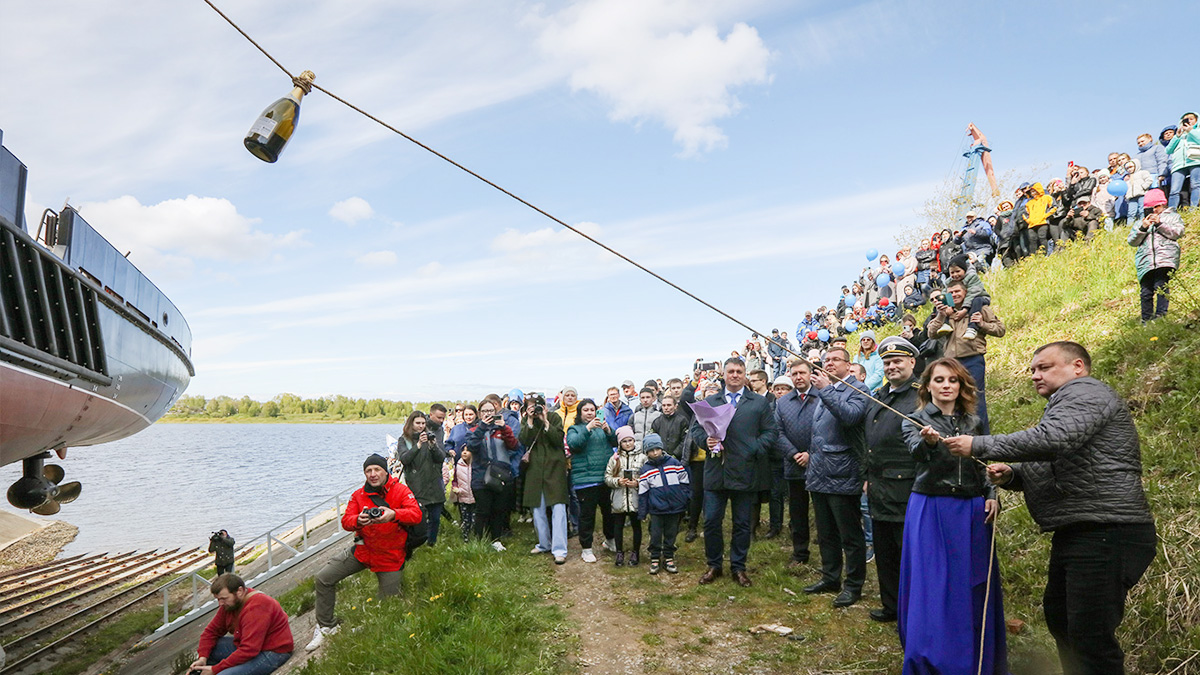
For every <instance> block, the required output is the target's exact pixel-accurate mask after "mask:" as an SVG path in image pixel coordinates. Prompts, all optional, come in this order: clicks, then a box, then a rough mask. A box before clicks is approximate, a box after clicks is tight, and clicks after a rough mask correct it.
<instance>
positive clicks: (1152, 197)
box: [1142, 188, 1167, 209]
mask: <svg viewBox="0 0 1200 675" xmlns="http://www.w3.org/2000/svg"><path fill="white" fill-rule="evenodd" d="M1166 203H1167V196H1166V195H1164V194H1163V191H1162V190H1160V189H1158V188H1154V189H1153V190H1146V197H1145V198H1144V199H1142V206H1144V207H1146V208H1148V209H1152V208H1154V207H1156V206H1162V205H1163V204H1166Z"/></svg>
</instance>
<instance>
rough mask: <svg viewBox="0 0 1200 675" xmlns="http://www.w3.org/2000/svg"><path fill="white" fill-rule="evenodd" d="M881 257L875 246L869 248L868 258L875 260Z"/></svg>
mask: <svg viewBox="0 0 1200 675" xmlns="http://www.w3.org/2000/svg"><path fill="white" fill-rule="evenodd" d="M878 257H879V251H876V250H875V249H873V248H869V249H867V260H874V259H876V258H878Z"/></svg>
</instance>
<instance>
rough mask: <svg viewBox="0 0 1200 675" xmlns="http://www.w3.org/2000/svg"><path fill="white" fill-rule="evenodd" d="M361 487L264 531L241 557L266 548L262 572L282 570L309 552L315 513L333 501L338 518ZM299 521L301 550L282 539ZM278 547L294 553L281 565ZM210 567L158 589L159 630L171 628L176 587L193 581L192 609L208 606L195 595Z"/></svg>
mask: <svg viewBox="0 0 1200 675" xmlns="http://www.w3.org/2000/svg"><path fill="white" fill-rule="evenodd" d="M360 485H361V484H355V485H353V486H351V487H350V488H347V489H344V490H342V491H340V492H338V493H337V494H335V495H333V496H331V497H326V498H325V499H323V500H321V501H320V502H317V504H316V505H314V506H311V507H309V508H308V509H306V510H304V511H303V512H302V513H300V514H298V515H295V516H292V517H291V518H288V519H287V520H285V521H283V522H281V523H279V524H278V525H276V526H274V527H272V528H270V529H268V530H267V531H266V532H263V533H262V534H259V535H257V536H255V537H253V538H251V539H250V540H249V541H247V542H246V543H245V544H243V545H242V546H241V547H240V548H239V549H238V550H239V554H238V555H242V554H244V553H247V552H249V551H253V550H254V549H257V548H260V547H262V546H264V545H265V546H266V553H267V567H266V569H265V570H263V572H262V573H267V572H270V571H271V570H273V569H275V568H276V567H279V566H280V565H282V564H283V563H284V562H286V561H287V560H290V559H291V558H294V557H295V556H298V555H300V554H301V552H302V551H305V550H308V534H309V532H310V528H309V515H310V514H311V513H312V512H314V511H317V512H318V513H319V512H320V511H323V510H325V509H326V506H327V505H328V504H329V503H330V502H332V503H333V509H334V518H337V517H338V515H339V514H341V513H342V508H343V506H344V505H345V504H346V503H348V502H349V495H350V494H353V492H354V491H355V490H357V489H358V488H359V487H360ZM296 521H299V523H300V536H301V541H302V543H301V544H300V548H298V549H297V548H296V547H294V546H292V545H290V544H288V543H286V542H285V541H283V539H282V538H281V537H286V536H287V534H288V533H289V532H292V531H294V530H295V529H296V527H295V526H294V523H296ZM321 524H323V523H321ZM319 525H320V524H318V525H317V526H319ZM260 542H261V543H260ZM276 546H280V547H283V548H285V549H287V550H288V551H291V553H292V555H290V556H287V557H286V558H283V559H281V560H280V561H279V563H278V564H277V563H276V562H275V548H276ZM210 564H212V563H211V562H209V560H207V559H206V560H204V561H202V562H201V563H200V564H198V565H197V566H196V567H194V568H193V569H191V570H188V571H187V572H185V573H184V574H183V576H179V577H176V578H175V579H172V580H171V581H168V582H167V583H165V584H163V585H162V586H160V587H159V589H158V590H159V591H161V592H162V606H163V623H162V626H160V627H159V630H161V629H162V628H164V627H166V626H167V625H169V624H170V623H171V610H170V593H169V591H170V589H171V588H172V587H174V586H175V585H177V584H181V583H184V582H186V581H191V583H192V602H191V606H192V607H193V608H199V607H201V606H202V605H203V604H205V603H201V602H199V601H198V600H197V599H196V595H197V592H198V591H199V586H198V583H199V584H202V585H207V584H209V583H210V581H209V580H208V579H206V578H204V577H202V576H200V574H199V572H200V571H201V570H203V569H204V568H205V567H208V566H209V565H210Z"/></svg>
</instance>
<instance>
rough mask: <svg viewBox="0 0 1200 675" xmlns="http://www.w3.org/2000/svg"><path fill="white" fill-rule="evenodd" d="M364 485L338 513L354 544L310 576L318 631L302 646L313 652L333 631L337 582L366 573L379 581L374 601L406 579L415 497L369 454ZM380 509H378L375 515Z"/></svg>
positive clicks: (393, 591)
mask: <svg viewBox="0 0 1200 675" xmlns="http://www.w3.org/2000/svg"><path fill="white" fill-rule="evenodd" d="M363 475H364V476H365V477H366V482H365V483H364V484H363V486H362V487H360V488H359V489H357V490H355V491H354V494H352V495H350V501H349V502H347V503H346V511H345V513H343V514H342V529H344V530H347V531H349V532H354V533H355V537H354V545H353V546H352V547H350V548H349V549H347V550H346V551H344V552H343V553H342V554H341V555H339V556H337V557H335V558H333V559H332V560H330V561H329V562H327V563H325V566H324V567H322V568H321V571H320V572H318V573H317V576H316V577H315V578H314V579H315V582H316V595H317V607H316V609H317V628H316V631H315V632H314V633H313V639H312V641H311V642H309V643H308V645H307V646H306V647H305V648H304V649H305V650H306V651H310V652H311V651H313V650H315V649H317V648H319V647H320V646H321V645H322V644H324V643H325V638H326V637H327V636H329V635H333V634H334V633H336V632H337V627H338V621H337V619H336V618H335V617H334V613H333V609H334V604H335V602H336V601H337V585H338V582H339V581H341V580H342V579H345V578H346V577H349V576H353V575H355V574H358V573H359V572H361V571H363V570H365V569H369V570H371V571H372V572H374V573H375V576H376V577H377V578H378V580H379V595H378V597H380V598H382V597H386V596H389V595H396V594H397V593H399V592H400V582H401V580H402V579H403V578H404V571H403V570H404V555H405V554H404V545H405V543H406V541H407V539H408V533H407V532H406V531H405V529H404V527H403V526H404V525H416V524H417V523H419V522H421V518H422V514H421V507H420V505H418V504H417V498H416V497H414V496H413V493H412V492H411V491H410V490H409V489H408V486H406V485H404V484H403V483H401V482H400V481H399V480H397V479H396V477H395V476H392V475H391V474H389V473H388V468H387V459H386V458H384V457H383V456H382V455H371V456H370V457H368V458H367V460H366V461H365V462H363ZM375 509H378V511H375Z"/></svg>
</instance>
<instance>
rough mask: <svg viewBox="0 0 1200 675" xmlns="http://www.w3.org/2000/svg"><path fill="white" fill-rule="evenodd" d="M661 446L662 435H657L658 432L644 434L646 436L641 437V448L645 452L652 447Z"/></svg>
mask: <svg viewBox="0 0 1200 675" xmlns="http://www.w3.org/2000/svg"><path fill="white" fill-rule="evenodd" d="M662 446H663V444H662V436H659V435H658V434H646V436H645V437H644V438H642V450H645V451H646V452H650V451H651V450H653V449H654V448H661V447H662Z"/></svg>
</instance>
